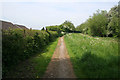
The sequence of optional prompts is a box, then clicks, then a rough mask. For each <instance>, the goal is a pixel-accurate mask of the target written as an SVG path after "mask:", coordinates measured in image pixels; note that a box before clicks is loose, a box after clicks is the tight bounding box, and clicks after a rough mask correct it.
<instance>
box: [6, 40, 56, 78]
mask: <svg viewBox="0 0 120 80" xmlns="http://www.w3.org/2000/svg"><path fill="white" fill-rule="evenodd" d="M57 43H58V38H57V39H56V40H55V41H54V42H51V43H50V44H49V45H48V46H46V47H45V48H44V50H43V51H41V52H40V53H38V54H37V55H35V56H32V57H31V58H29V59H28V60H26V61H23V62H22V63H20V64H19V65H17V66H16V67H14V68H13V69H12V70H11V71H9V72H8V73H7V75H6V76H5V77H4V78H41V77H42V76H43V75H44V73H45V71H46V69H47V66H48V64H49V62H50V61H51V57H52V55H53V53H54V51H55V48H56V46H57Z"/></svg>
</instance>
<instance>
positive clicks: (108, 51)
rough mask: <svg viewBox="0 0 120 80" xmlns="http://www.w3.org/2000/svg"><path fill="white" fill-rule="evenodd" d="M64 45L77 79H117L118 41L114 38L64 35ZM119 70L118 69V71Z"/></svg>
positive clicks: (119, 70)
mask: <svg viewBox="0 0 120 80" xmlns="http://www.w3.org/2000/svg"><path fill="white" fill-rule="evenodd" d="M64 38H65V43H66V46H67V49H68V52H69V55H70V58H71V62H72V64H73V68H74V71H75V74H76V76H77V77H78V78H117V77H118V74H120V65H118V57H119V58H120V56H118V41H117V39H116V38H107V37H106V38H105V37H91V36H88V35H83V34H75V33H74V34H67V35H65V37H64ZM118 68H119V69H118Z"/></svg>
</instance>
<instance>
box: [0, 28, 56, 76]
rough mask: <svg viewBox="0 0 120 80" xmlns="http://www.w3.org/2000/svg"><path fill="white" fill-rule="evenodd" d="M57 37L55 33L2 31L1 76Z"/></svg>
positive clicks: (18, 30)
mask: <svg viewBox="0 0 120 80" xmlns="http://www.w3.org/2000/svg"><path fill="white" fill-rule="evenodd" d="M57 37H58V33H57V32H55V31H40V30H22V29H9V30H3V31H2V62H3V63H2V65H3V75H4V74H5V73H6V72H7V71H8V70H9V69H10V68H11V67H12V66H14V65H17V64H18V63H19V62H21V61H23V60H26V59H27V58H29V57H30V56H32V55H35V54H36V53H37V52H40V51H42V50H43V49H44V48H45V46H46V45H48V44H49V43H50V42H52V41H54V40H55V39H56V38H57Z"/></svg>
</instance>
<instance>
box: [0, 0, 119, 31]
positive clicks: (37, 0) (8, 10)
mask: <svg viewBox="0 0 120 80" xmlns="http://www.w3.org/2000/svg"><path fill="white" fill-rule="evenodd" d="M28 1H29V2H28ZM118 1H119V0H84V1H83V0H69V2H68V0H9V2H8V1H7V0H4V1H1V2H0V12H2V14H1V13H0V18H1V20H4V21H10V22H12V23H14V24H20V25H25V26H26V27H28V28H33V29H41V28H42V27H45V26H49V25H59V24H62V23H63V22H64V21H65V20H69V21H71V22H72V23H73V24H74V25H75V26H77V25H80V24H81V23H83V22H85V21H86V20H87V19H88V18H89V16H92V14H93V13H94V12H96V10H98V9H100V10H107V11H109V10H110V8H112V7H113V6H115V5H117V4H118Z"/></svg>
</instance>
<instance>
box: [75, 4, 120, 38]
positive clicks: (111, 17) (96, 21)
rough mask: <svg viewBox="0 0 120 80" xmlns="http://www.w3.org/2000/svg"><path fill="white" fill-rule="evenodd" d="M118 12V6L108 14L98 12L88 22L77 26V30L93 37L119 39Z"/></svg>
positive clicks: (103, 11)
mask: <svg viewBox="0 0 120 80" xmlns="http://www.w3.org/2000/svg"><path fill="white" fill-rule="evenodd" d="M118 10H119V9H118V6H115V7H113V8H111V10H110V11H109V12H108V13H107V11H105V10H102V11H100V10H98V11H97V12H96V13H94V14H93V16H91V17H90V18H89V19H88V20H87V21H86V22H84V23H82V24H81V25H79V26H77V28H76V30H77V31H80V32H82V33H84V34H89V35H92V36H101V37H103V36H110V37H119V36H120V27H119V25H118V19H119V17H118V16H120V14H119V13H118Z"/></svg>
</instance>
